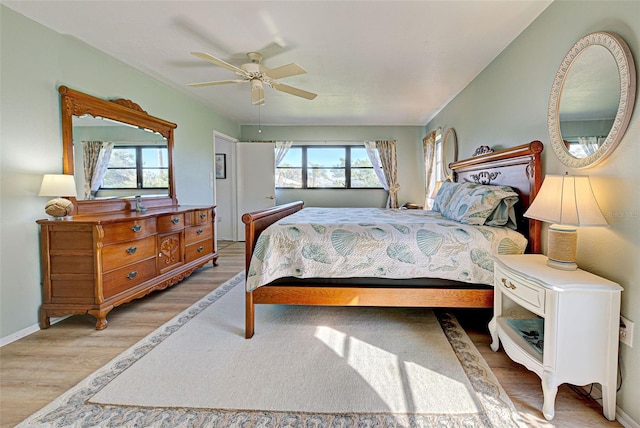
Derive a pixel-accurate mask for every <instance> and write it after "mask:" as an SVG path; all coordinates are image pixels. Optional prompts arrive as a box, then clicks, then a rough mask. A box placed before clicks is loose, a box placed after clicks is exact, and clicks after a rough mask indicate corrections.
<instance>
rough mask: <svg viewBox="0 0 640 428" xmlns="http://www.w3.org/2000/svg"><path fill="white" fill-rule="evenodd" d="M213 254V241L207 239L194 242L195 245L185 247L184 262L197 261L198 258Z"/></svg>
mask: <svg viewBox="0 0 640 428" xmlns="http://www.w3.org/2000/svg"><path fill="white" fill-rule="evenodd" d="M211 253H213V240H211V239H207V240H206V241H200V242H196V243H195V244H191V245H187V246H186V256H187V260H186V262H187V263H189V262H191V261H194V260H197V259H199V258H200V257H203V256H206V255H207V254H211Z"/></svg>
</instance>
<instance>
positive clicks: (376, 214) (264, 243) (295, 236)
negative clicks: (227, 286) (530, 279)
mask: <svg viewBox="0 0 640 428" xmlns="http://www.w3.org/2000/svg"><path fill="white" fill-rule="evenodd" d="M526 245H527V240H526V238H525V237H524V236H523V235H521V234H520V233H518V232H516V231H514V230H511V229H509V228H502V227H491V226H470V225H466V224H462V223H458V222H456V221H451V220H447V219H446V218H444V217H442V216H441V215H440V213H438V212H434V211H423V210H400V209H379V208H304V209H302V210H300V211H298V212H296V213H294V214H292V215H290V216H287V217H285V218H283V219H281V220H280V221H278V222H276V223H274V224H272V225H271V226H269V227H268V228H267V229H266V230H265V231H264V232H262V234H261V235H260V237H259V238H258V241H257V242H256V246H255V249H254V252H253V256H252V258H251V263H250V265H249V272H248V275H247V291H252V290H254V289H256V288H258V287H259V286H261V285H264V284H268V283H269V282H271V281H273V280H275V279H278V278H282V277H297V278H350V277H375V278H394V279H406V278H422V277H430V278H443V279H450V280H455V281H462V282H468V283H476V284H492V283H493V257H492V255H493V254H520V253H523V252H524V250H525V248H526Z"/></svg>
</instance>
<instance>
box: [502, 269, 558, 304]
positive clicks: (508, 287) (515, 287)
mask: <svg viewBox="0 0 640 428" xmlns="http://www.w3.org/2000/svg"><path fill="white" fill-rule="evenodd" d="M494 278H495V286H496V287H500V290H501V291H502V293H503V294H505V295H507V296H508V297H509V298H511V299H512V300H514V301H515V302H516V303H518V304H519V305H521V306H523V307H525V308H527V309H529V310H530V311H532V312H534V313H537V314H539V315H544V310H545V308H544V302H545V291H546V290H545V289H544V288H542V287H540V286H538V285H536V284H533V283H531V282H528V281H525V280H522V279H519V278H518V277H516V276H515V275H513V274H509V273H508V272H505V271H504V270H503V269H502V268H501V267H500V266H498V265H496V267H495V277H494Z"/></svg>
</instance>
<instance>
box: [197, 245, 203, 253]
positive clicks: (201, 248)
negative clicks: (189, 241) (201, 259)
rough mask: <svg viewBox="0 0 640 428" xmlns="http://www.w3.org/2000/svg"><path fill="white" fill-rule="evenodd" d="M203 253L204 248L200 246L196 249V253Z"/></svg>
mask: <svg viewBox="0 0 640 428" xmlns="http://www.w3.org/2000/svg"><path fill="white" fill-rule="evenodd" d="M203 251H204V247H203V246H202V245H200V246H199V247H198V252H199V253H201V252H203Z"/></svg>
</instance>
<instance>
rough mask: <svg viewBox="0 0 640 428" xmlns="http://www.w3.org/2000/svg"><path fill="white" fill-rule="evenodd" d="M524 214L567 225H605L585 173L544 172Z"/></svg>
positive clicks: (605, 221) (605, 222)
mask: <svg viewBox="0 0 640 428" xmlns="http://www.w3.org/2000/svg"><path fill="white" fill-rule="evenodd" d="M524 216H525V217H528V218H533V219H536V220H541V221H544V222H547V223H554V224H560V225H568V226H607V225H608V223H607V220H606V219H605V218H604V216H603V215H602V211H600V207H599V206H598V202H597V201H596V198H595V196H594V195H593V190H592V189H591V182H590V181H589V177H588V176H586V175H577V176H573V175H547V176H545V178H544V182H543V183H542V187H541V188H540V191H539V192H538V194H537V196H536V198H535V199H534V200H533V203H532V204H531V205H530V206H529V209H528V210H527V211H526V212H525V213H524Z"/></svg>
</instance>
